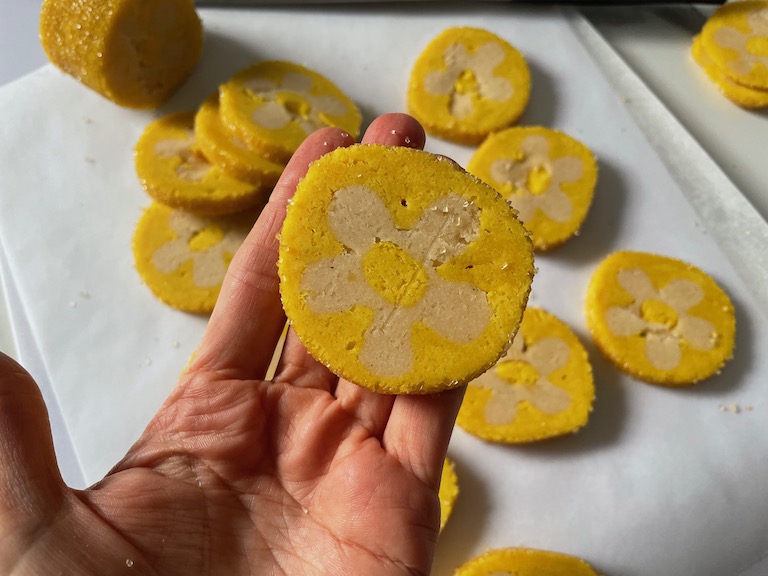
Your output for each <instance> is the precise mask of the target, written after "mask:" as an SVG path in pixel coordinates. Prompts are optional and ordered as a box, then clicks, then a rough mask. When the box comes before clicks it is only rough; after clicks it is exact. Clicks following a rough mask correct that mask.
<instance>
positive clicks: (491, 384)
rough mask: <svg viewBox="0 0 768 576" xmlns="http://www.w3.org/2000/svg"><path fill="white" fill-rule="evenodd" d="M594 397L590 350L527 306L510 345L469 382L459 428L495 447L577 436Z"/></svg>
mask: <svg viewBox="0 0 768 576" xmlns="http://www.w3.org/2000/svg"><path fill="white" fill-rule="evenodd" d="M594 397H595V386H594V383H593V380H592V366H591V365H590V363H589V358H588V357H587V351H586V350H585V349H584V346H582V344H581V342H580V341H579V339H578V337H577V336H576V335H575V334H574V333H573V332H572V331H571V329H570V328H569V327H568V326H567V325H566V324H565V323H564V322H563V321H561V320H560V319H558V318H557V317H556V316H554V315H552V314H550V313H549V312H546V311H544V310H542V309H540V308H531V307H528V308H526V310H525V313H524V314H523V321H522V322H521V323H520V329H519V330H518V331H517V335H516V336H515V339H514V340H513V341H512V346H511V347H510V349H509V351H508V352H507V354H506V356H504V357H503V358H502V359H501V360H500V361H499V362H498V363H497V364H496V365H495V366H494V367H493V368H491V369H490V370H488V371H487V372H486V373H485V374H483V375H481V376H480V377H479V378H477V379H476V380H474V381H472V382H470V384H469V386H468V387H467V392H466V395H465V397H464V402H463V403H462V405H461V410H460V411H459V415H458V418H457V420H456V423H457V424H458V425H459V426H460V427H461V428H463V429H464V430H465V431H466V432H469V433H470V434H473V435H475V436H478V437H480V438H483V439H484V440H490V441H493V442H506V443H510V444H514V443H520V442H531V441H534V440H541V439H543V438H550V437H553V436H560V435H562V434H567V433H569V432H575V431H576V430H578V429H579V428H581V427H582V426H584V425H585V424H586V423H587V420H588V418H589V413H590V411H591V410H592V402H593V400H594Z"/></svg>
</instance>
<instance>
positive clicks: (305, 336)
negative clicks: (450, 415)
mask: <svg viewBox="0 0 768 576" xmlns="http://www.w3.org/2000/svg"><path fill="white" fill-rule="evenodd" d="M278 266H279V273H280V282H281V283H280V290H281V295H282V299H283V305H284V308H285V311H286V314H287V315H288V317H289V319H290V320H291V321H292V325H293V328H294V329H295V331H296V333H297V335H298V336H299V338H300V339H301V340H302V342H303V343H304V345H305V346H306V347H307V349H308V350H309V351H310V353H312V355H313V356H315V358H317V359H319V360H320V361H321V362H323V363H324V364H326V365H328V366H329V367H330V369H331V370H332V371H334V372H335V373H337V374H339V375H341V376H343V377H344V378H347V379H348V380H351V381H353V382H356V383H357V384H360V385H362V386H365V387H367V388H370V389H372V390H375V391H378V392H384V393H413V394H420V393H421V394H424V393H431V392H437V391H439V390H444V389H447V388H454V387H457V386H459V385H461V384H462V383H464V382H466V381H468V380H470V379H472V378H474V377H475V376H477V375H478V374H480V373H482V372H484V371H485V369H486V368H487V367H489V366H491V365H492V364H493V363H494V362H496V360H498V358H499V356H501V355H502V354H503V353H504V352H505V351H506V349H507V347H508V345H509V342H510V340H511V338H512V336H513V335H514V333H515V331H516V329H517V326H518V324H519V322H520V318H521V316H522V312H523V308H524V306H525V303H526V300H527V297H528V292H529V290H530V283H531V279H532V276H533V254H532V248H531V244H530V241H529V240H528V237H527V234H526V232H525V230H524V229H523V227H522V225H521V224H520V222H519V221H518V220H517V219H516V218H515V216H514V211H513V210H512V209H511V208H510V207H509V206H508V205H507V204H506V202H504V200H503V199H502V198H501V197H500V196H499V195H498V194H497V193H496V192H495V191H494V190H493V189H492V188H490V187H489V186H487V185H486V184H484V183H482V182H481V181H480V180H478V179H476V178H474V177H472V176H470V175H469V174H467V173H466V172H464V171H463V170H462V169H461V168H460V167H459V166H458V165H457V164H455V163H454V162H451V161H448V160H446V159H444V158H442V157H440V156H435V155H432V154H429V153H427V152H423V151H420V150H413V149H409V148H404V147H386V146H376V145H356V146H352V147H349V148H342V149H338V150H335V151H334V152H331V153H330V154H327V155H326V156H324V157H322V158H321V159H320V160H318V161H316V162H314V163H313V164H312V165H311V166H310V169H309V172H308V174H307V176H306V177H305V178H304V179H303V180H302V181H301V182H300V183H299V186H298V189H297V191H296V195H295V196H294V199H293V205H291V206H290V207H289V210H288V216H287V218H286V220H285V224H284V226H283V231H282V234H281V240H280V259H279V263H278Z"/></svg>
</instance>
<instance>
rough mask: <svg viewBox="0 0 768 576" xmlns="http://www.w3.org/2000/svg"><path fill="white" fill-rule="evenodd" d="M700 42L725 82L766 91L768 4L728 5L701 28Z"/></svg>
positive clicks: (759, 2)
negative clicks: (725, 77) (730, 80)
mask: <svg viewBox="0 0 768 576" xmlns="http://www.w3.org/2000/svg"><path fill="white" fill-rule="evenodd" d="M701 41H702V43H703V45H704V49H705V50H706V51H707V54H708V55H709V57H710V58H711V59H712V60H713V62H714V63H715V64H716V65H717V67H718V68H719V69H720V70H721V71H722V72H723V73H724V74H725V75H726V76H728V77H729V78H731V79H733V80H734V81H735V82H738V83H739V84H743V85H745V86H751V87H752V88H759V89H763V90H766V89H768V2H766V1H765V0H760V1H755V0H753V1H746V2H732V3H730V4H725V5H724V6H721V7H720V8H718V9H717V10H716V11H715V13H714V14H712V16H711V17H710V18H709V20H707V22H706V23H705V24H704V28H702V31H701Z"/></svg>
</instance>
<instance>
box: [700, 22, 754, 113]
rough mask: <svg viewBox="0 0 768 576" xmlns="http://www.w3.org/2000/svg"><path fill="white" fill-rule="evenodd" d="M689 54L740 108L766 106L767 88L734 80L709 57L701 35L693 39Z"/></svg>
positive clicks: (721, 90)
mask: <svg viewBox="0 0 768 576" xmlns="http://www.w3.org/2000/svg"><path fill="white" fill-rule="evenodd" d="M691 55H692V56H693V59H694V60H695V61H696V63H697V64H698V65H699V66H701V67H702V68H703V69H704V72H706V74H707V76H708V77H709V79H710V80H711V81H712V82H713V83H714V84H715V86H717V88H718V89H719V90H720V92H722V93H723V95H724V96H725V97H726V98H728V99H729V100H730V101H731V102H733V103H734V104H736V105H738V106H741V107H742V108H748V109H758V108H765V107H768V90H760V89H758V88H751V87H749V86H744V85H742V84H739V83H738V82H734V81H733V80H731V79H730V78H729V77H728V76H727V75H725V74H724V73H723V71H722V70H720V68H719V67H718V66H717V64H715V62H714V61H713V60H712V59H711V58H710V57H709V55H708V54H707V51H706V50H705V49H704V45H703V43H702V40H701V35H698V36H696V37H695V38H694V39H693V44H692V45H691Z"/></svg>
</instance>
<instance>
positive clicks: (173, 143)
mask: <svg viewBox="0 0 768 576" xmlns="http://www.w3.org/2000/svg"><path fill="white" fill-rule="evenodd" d="M194 118H195V114H194V112H179V113H176V114H171V115H169V116H166V117H164V118H161V119H159V120H155V121H154V122H152V123H151V124H149V126H147V127H146V129H145V130H144V133H143V134H142V135H141V137H140V138H139V140H138V142H137V143H136V147H135V154H136V155H135V162H136V174H137V175H138V176H139V180H140V182H141V185H142V187H143V188H144V190H145V191H146V192H147V194H149V195H150V196H152V198H154V199H155V200H157V201H158V202H161V203H163V204H166V205H168V206H171V207H172V208H180V209H182V210H188V211H191V212H195V213H197V214H201V215H206V216H216V215H220V214H231V213H234V212H240V211H242V210H247V209H249V208H252V207H254V206H258V205H259V204H261V203H263V202H264V199H265V197H266V195H267V194H268V193H269V192H270V191H271V188H267V187H265V186H264V185H259V186H254V185H253V184H251V183H248V182H242V181H240V180H237V179H235V178H233V177H232V176H230V175H229V174H228V173H227V172H225V171H224V170H222V169H221V168H219V167H218V166H216V165H214V164H211V163H210V162H209V161H208V160H207V159H206V158H205V157H204V156H203V155H202V154H200V153H199V152H198V151H197V146H196V143H195V136H194V132H193V128H194Z"/></svg>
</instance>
